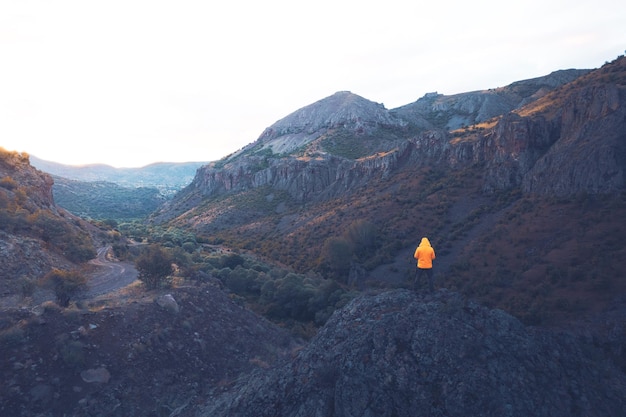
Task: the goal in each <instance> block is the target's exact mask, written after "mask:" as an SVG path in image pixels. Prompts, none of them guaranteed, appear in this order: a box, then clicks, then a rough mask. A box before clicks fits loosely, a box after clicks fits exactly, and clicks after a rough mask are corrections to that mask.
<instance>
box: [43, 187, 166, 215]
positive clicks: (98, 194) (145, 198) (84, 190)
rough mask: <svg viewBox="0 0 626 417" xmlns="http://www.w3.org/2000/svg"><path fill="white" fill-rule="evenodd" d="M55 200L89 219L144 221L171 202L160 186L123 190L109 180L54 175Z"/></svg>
mask: <svg viewBox="0 0 626 417" xmlns="http://www.w3.org/2000/svg"><path fill="white" fill-rule="evenodd" d="M53 179H54V186H53V187H52V190H53V193H54V200H55V202H56V204H58V205H59V206H61V207H63V208H65V209H66V210H68V211H69V212H71V213H73V214H75V215H77V216H80V217H82V218H87V219H96V220H104V219H113V220H116V221H129V220H138V219H144V218H146V217H147V216H148V215H150V214H151V213H153V212H154V211H155V210H156V209H157V208H158V207H159V206H160V205H161V204H163V203H164V202H165V201H166V200H167V198H168V197H167V196H165V195H164V194H163V193H162V192H161V191H159V189H157V188H156V187H122V186H121V185H118V184H115V183H112V182H106V181H90V182H85V181H76V180H70V179H67V178H63V177H58V176H53Z"/></svg>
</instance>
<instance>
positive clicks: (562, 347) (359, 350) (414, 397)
mask: <svg viewBox="0 0 626 417" xmlns="http://www.w3.org/2000/svg"><path fill="white" fill-rule="evenodd" d="M625 407H626V378H625V376H624V375H623V374H621V373H620V372H619V371H617V370H615V368H614V367H612V366H611V364H610V363H609V362H608V361H606V358H604V357H603V355H602V353H601V352H599V351H597V350H595V349H594V348H592V347H591V346H589V345H587V344H585V343H584V342H582V341H581V340H580V339H577V338H576V337H574V336H572V335H568V334H559V335H554V334H548V333H544V332H541V331H538V330H535V329H531V328H525V327H524V326H523V325H522V324H520V322H519V321H517V320H516V319H515V318H513V317H511V316H509V315H507V314H505V313H504V312H502V311H500V310H490V309H487V308H485V307H481V306H479V305H477V304H475V303H473V302H468V301H465V300H463V299H461V298H460V296H459V295H457V294H455V293H451V292H447V291H445V290H440V291H439V292H436V293H434V294H432V295H416V294H414V293H412V292H409V291H406V290H397V291H391V292H386V293H382V294H379V295H373V296H363V297H360V298H358V299H356V300H354V301H353V302H352V303H350V304H349V305H348V306H346V307H345V308H344V309H342V310H340V311H337V312H336V313H335V314H334V315H333V316H332V317H331V319H330V320H329V321H328V322H327V324H326V325H325V326H324V328H323V329H322V330H321V331H320V332H319V334H318V335H317V336H316V337H315V338H314V339H313V340H312V341H311V342H310V344H309V345H308V346H307V347H305V348H304V349H303V350H302V351H300V352H299V354H298V355H297V357H296V358H295V359H294V360H293V361H291V362H289V363H286V364H284V365H283V366H281V367H278V368H276V369H270V370H260V371H258V372H256V373H254V374H253V375H251V376H250V378H245V379H243V378H242V379H240V382H239V383H238V384H237V385H236V386H235V387H233V388H232V389H230V390H229V391H228V392H226V393H220V392H215V393H214V394H213V396H212V397H211V398H210V399H209V400H208V402H207V405H206V406H205V408H204V410H203V411H202V412H201V413H200V414H199V415H201V416H212V417H215V416H228V415H237V416H242V417H244V416H255V417H262V416H276V415H280V416H284V417H288V416H319V417H322V416H335V417H341V416H398V417H402V416H407V417H409V416H420V415H424V416H468V415H470V416H479V415H480V416H498V417H500V416H523V415H532V416H550V417H558V416H563V417H565V416H567V417H571V416H588V417H589V416H598V417H599V416H603V417H606V416H621V415H623V410H624V408H625Z"/></svg>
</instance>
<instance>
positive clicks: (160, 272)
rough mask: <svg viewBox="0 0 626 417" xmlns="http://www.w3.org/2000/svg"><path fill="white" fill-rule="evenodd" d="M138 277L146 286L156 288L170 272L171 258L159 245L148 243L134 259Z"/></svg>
mask: <svg viewBox="0 0 626 417" xmlns="http://www.w3.org/2000/svg"><path fill="white" fill-rule="evenodd" d="M135 267H136V268H137V270H138V271H139V279H140V280H141V281H143V283H144V284H145V285H146V287H148V289H156V288H158V287H159V286H160V285H161V283H162V282H163V281H164V280H165V278H167V277H168V275H170V274H171V273H172V258H171V257H170V255H169V254H168V253H167V252H166V251H165V250H163V249H162V248H161V246H159V245H150V246H148V248H147V249H146V250H144V251H143V252H142V253H141V255H139V257H138V258H137V260H136V261H135Z"/></svg>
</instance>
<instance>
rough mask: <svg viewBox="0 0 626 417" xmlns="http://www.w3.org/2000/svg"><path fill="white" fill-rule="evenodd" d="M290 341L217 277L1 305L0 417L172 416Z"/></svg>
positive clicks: (272, 357) (270, 358) (273, 357)
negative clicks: (75, 300) (74, 302)
mask: <svg viewBox="0 0 626 417" xmlns="http://www.w3.org/2000/svg"><path fill="white" fill-rule="evenodd" d="M296 347H297V344H296V342H295V341H294V339H293V338H292V337H291V336H289V335H288V334H287V333H286V332H284V331H283V330H281V329H279V328H278V327H276V326H275V325H273V324H271V323H269V322H268V321H266V320H264V319H262V318H260V317H259V316H257V315H255V314H253V313H252V312H250V311H249V310H247V309H245V308H243V307H241V306H239V305H237V304H236V303H235V302H233V301H231V299H230V298H229V297H228V295H227V294H226V293H224V292H222V291H221V290H220V289H219V286H218V285H217V284H216V285H211V284H204V285H200V286H184V287H179V288H176V289H172V290H171V291H170V292H168V293H158V294H157V293H145V292H144V290H143V289H142V288H141V287H132V286H131V287H129V288H127V289H126V290H124V291H121V292H118V293H116V294H109V295H108V296H106V297H104V298H99V299H95V300H91V301H83V302H80V303H79V305H78V306H72V307H71V308H69V309H65V310H63V309H60V308H58V307H57V306H56V305H54V304H52V303H51V302H48V303H45V304H44V305H43V306H40V307H38V308H35V309H21V310H16V309H12V310H5V311H2V312H0V350H1V351H2V357H3V360H2V361H0V381H1V382H0V415H2V416H12V417H19V416H29V417H30V416H41V417H44V416H45V417H49V416H54V417H57V416H59V417H61V416H76V417H78V416H85V417H86V416H124V417H131V416H170V415H178V413H182V412H183V411H185V410H186V411H187V412H189V410H191V409H193V408H194V406H195V405H196V404H197V403H199V402H203V401H204V398H205V396H206V394H207V392H209V391H210V390H213V389H216V388H217V387H222V386H228V385H229V384H231V383H233V382H234V381H235V380H236V379H237V377H238V376H239V375H241V374H242V373H244V372H247V371H250V370H251V369H254V368H266V367H269V366H271V365H272V364H273V363H274V362H275V361H277V360H279V359H280V358H282V357H284V356H285V355H290V354H291V351H292V349H295V348H296ZM181 415H183V414H181Z"/></svg>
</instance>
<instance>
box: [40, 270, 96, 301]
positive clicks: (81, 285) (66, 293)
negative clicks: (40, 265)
mask: <svg viewBox="0 0 626 417" xmlns="http://www.w3.org/2000/svg"><path fill="white" fill-rule="evenodd" d="M43 285H44V286H45V287H47V288H51V289H52V290H54V294H55V295H56V297H57V303H58V304H59V305H60V306H61V307H67V306H68V305H70V300H71V299H72V298H73V297H75V296H76V295H77V294H79V293H80V292H81V291H83V290H84V289H85V287H86V286H87V278H85V277H84V276H83V275H82V274H80V273H79V272H78V271H65V270H60V269H56V268H54V269H52V271H50V272H48V273H47V274H46V276H44V278H43Z"/></svg>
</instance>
